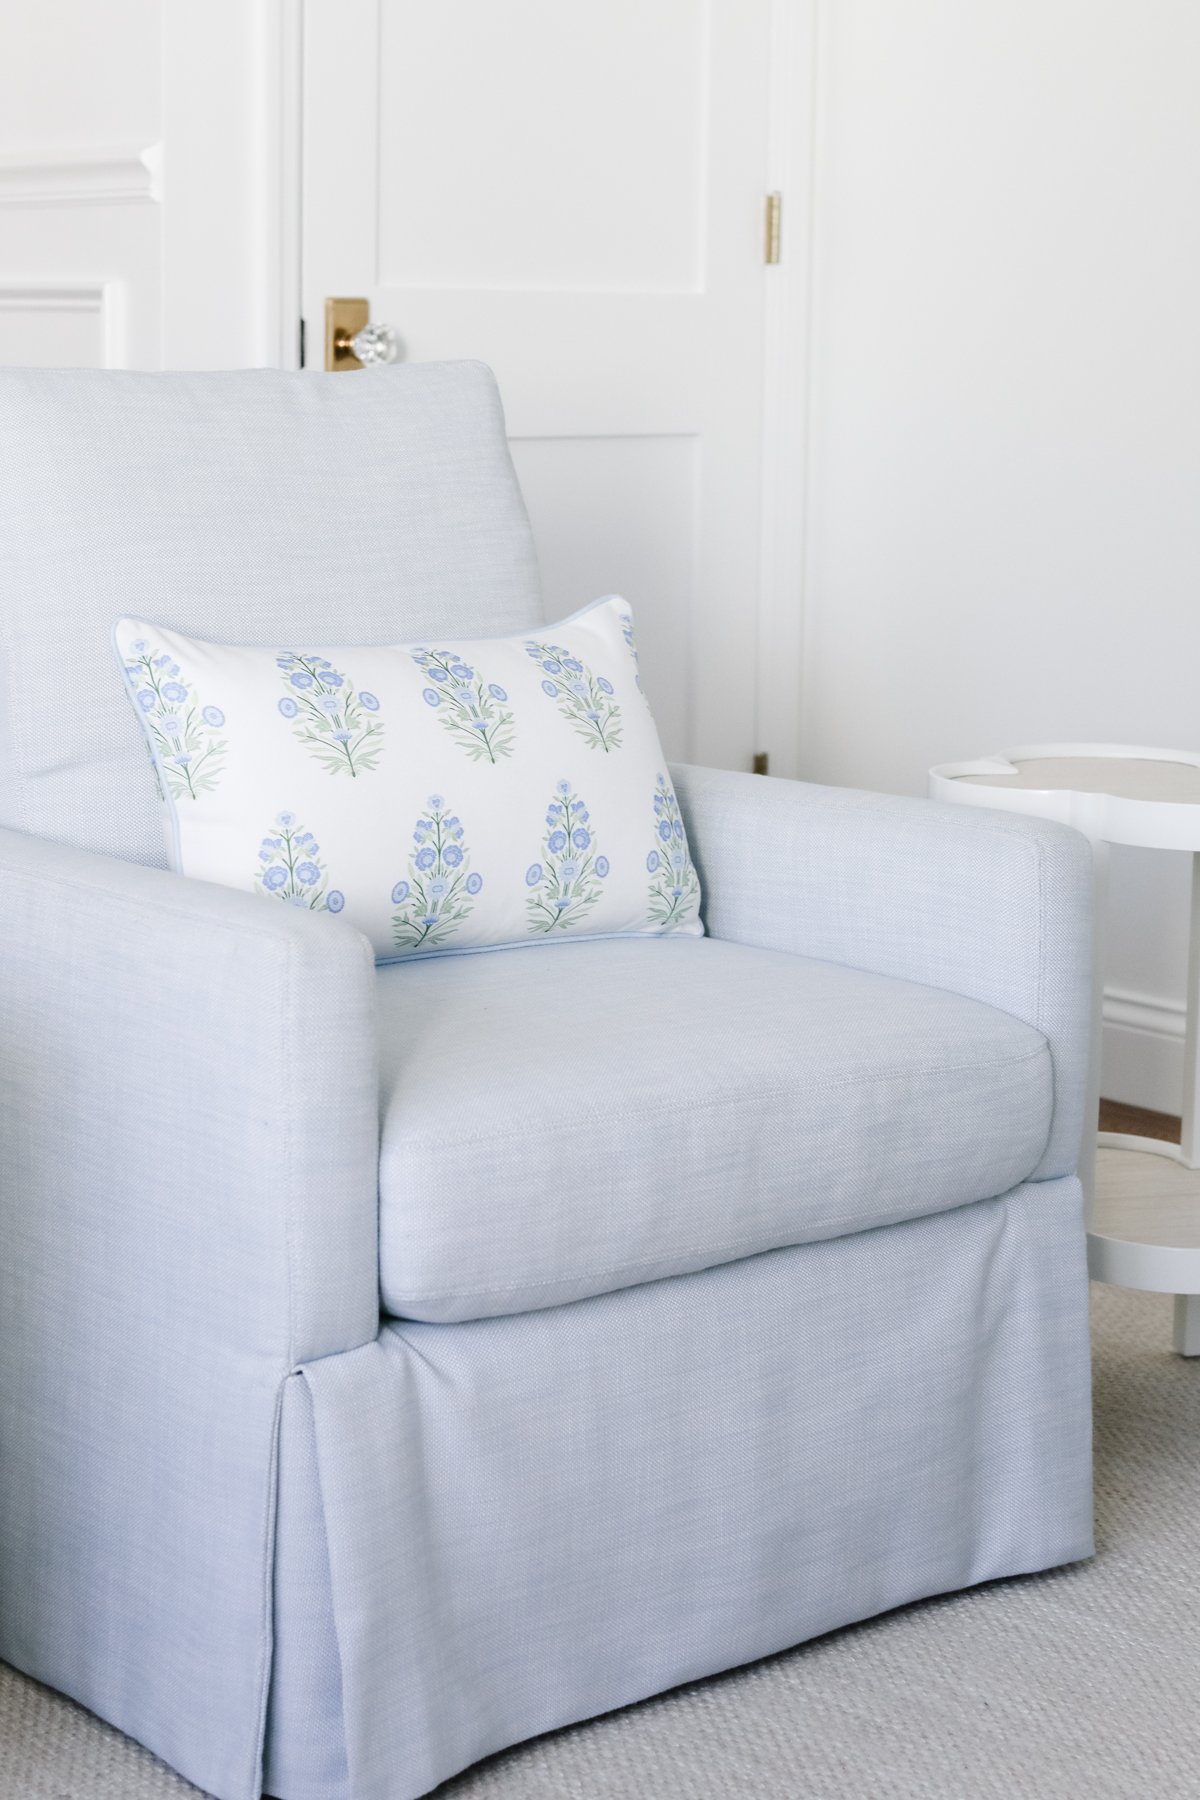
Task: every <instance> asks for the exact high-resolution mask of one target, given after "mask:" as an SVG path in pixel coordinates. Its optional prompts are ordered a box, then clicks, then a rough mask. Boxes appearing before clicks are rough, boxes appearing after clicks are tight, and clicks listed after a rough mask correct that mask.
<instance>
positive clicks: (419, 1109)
mask: <svg viewBox="0 0 1200 1800" xmlns="http://www.w3.org/2000/svg"><path fill="white" fill-rule="evenodd" d="M481 965H482V966H481ZM564 996H568V997H569V1004H566V1005H564V1004H563V999H564ZM378 1018H379V1047H380V1106H381V1113H382V1119H383V1133H382V1142H381V1149H380V1162H379V1273H380V1291H381V1293H382V1296H383V1304H384V1307H385V1309H386V1310H387V1311H388V1312H391V1313H394V1314H397V1315H399V1316H401V1317H405V1318H414V1319H424V1320H430V1321H442V1322H446V1321H451V1320H461V1319H472V1318H482V1317H485V1316H488V1315H491V1314H497V1313H515V1312H528V1311H532V1310H533V1309H535V1308H540V1307H548V1306H558V1305H561V1304H562V1303H563V1302H564V1301H567V1300H577V1299H581V1298H583V1297H585V1296H587V1295H591V1294H600V1293H605V1292H607V1291H608V1290H609V1289H612V1288H616V1287H627V1286H630V1285H632V1284H634V1283H637V1282H644V1281H653V1280H656V1279H657V1278H659V1277H661V1276H664V1275H680V1274H684V1273H686V1272H690V1271H692V1270H696V1269H704V1268H709V1267H711V1266H713V1265H714V1264H717V1263H725V1262H734V1261H736V1260H737V1259H739V1258H740V1257H745V1256H755V1255H758V1254H759V1253H760V1252H762V1251H764V1250H774V1249H777V1248H778V1247H779V1246H780V1245H785V1244H804V1243H809V1242H811V1241H813V1240H815V1239H818V1238H827V1237H837V1236H840V1235H843V1234H844V1233H846V1232H851V1231H866V1230H869V1229H871V1228H872V1227H875V1226H878V1225H885V1224H890V1223H893V1222H895V1221H896V1220H899V1219H910V1218H914V1217H916V1216H917V1215H918V1214H922V1213H927V1212H936V1211H940V1210H942V1209H943V1208H946V1207H955V1206H962V1205H964V1204H966V1203H968V1202H970V1201H973V1200H982V1199H986V1198H988V1197H989V1196H991V1195H993V1194H996V1193H1004V1192H1006V1191H1007V1190H1008V1189H1009V1188H1012V1187H1015V1186H1016V1185H1017V1183H1018V1182H1020V1181H1023V1180H1025V1178H1026V1177H1027V1176H1029V1175H1030V1174H1032V1172H1033V1170H1034V1168H1035V1167H1036V1166H1037V1164H1038V1163H1039V1162H1040V1161H1041V1158H1042V1155H1043V1152H1044V1151H1045V1148H1046V1142H1047V1138H1048V1135H1049V1131H1050V1121H1051V1117H1052V1114H1053V1111H1054V1079H1053V1071H1052V1065H1051V1060H1050V1052H1049V1048H1048V1046H1047V1043H1046V1040H1045V1037H1044V1036H1043V1035H1042V1033H1041V1032H1040V1031H1038V1030H1037V1029H1036V1027H1035V1026H1033V1025H1031V1024H1026V1023H1024V1022H1022V1021H1021V1020H1019V1019H1015V1018H1013V1017H1012V1015H1011V1014H1009V1013H1003V1012H1000V1011H999V1010H998V1009H997V1008H995V1007H992V1006H987V1005H984V1004H983V1003H982V1002H981V1001H978V1000H968V999H964V998H963V997H962V996H961V995H959V994H952V993H947V992H944V991H939V990H938V989H936V988H931V987H925V986H920V985H918V984H917V983H915V982H911V981H898V980H896V979H895V978H893V977H890V976H883V975H876V974H871V973H867V972H864V971H862V970H859V969H848V968H844V967H841V966H839V965H837V964H835V963H826V962H817V961H814V960H813V959H812V958H811V957H804V956H794V955H789V954H788V953H787V952H784V951H778V950H766V949H760V948H754V947H751V946H748V945H744V944H735V943H724V942H720V941H718V940H716V939H712V938H700V939H691V938H685V939H681V940H680V941H679V942H678V943H674V944H652V943H642V942H628V943H625V942H623V943H619V944H579V945H575V946H564V947H563V949H562V951H561V953H559V954H556V955H555V956H539V957H512V956H497V957H487V958H479V957H470V958H460V959H458V961H457V962H456V964H455V966H454V967H453V968H442V967H441V966H440V965H432V964H431V965H430V966H429V967H427V968H423V969H388V970H385V971H382V972H381V974H380V980H379V993H378ZM535 1020H536V1022H537V1023H536V1028H535V1029H533V1028H531V1023H532V1021H535ZM580 1020H586V1023H587V1028H586V1030H584V1031H581V1030H580ZM648 1035H650V1036H652V1039H653V1041H654V1042H657V1043H659V1044H663V1045H672V1046H675V1047H676V1048H675V1049H674V1051H673V1053H672V1054H670V1055H665V1056H662V1057H660V1058H658V1059H655V1058H653V1057H651V1056H649V1055H647V1036H648ZM514 1043H519V1044H520V1045H521V1055H520V1057H519V1058H518V1059H514V1058H513V1057H512V1056H511V1054H510V1053H509V1048H508V1047H509V1046H510V1045H511V1044H514ZM464 1094H469V1095H470V1106H469V1107H465V1106H464V1104H463V1096H464ZM483 1195H503V1196H504V1199H503V1204H501V1205H494V1206H493V1205H486V1204H483V1205H481V1204H480V1197H481V1196H483ZM732 1195H736V1196H737V1202H736V1204H731V1196H732Z"/></svg>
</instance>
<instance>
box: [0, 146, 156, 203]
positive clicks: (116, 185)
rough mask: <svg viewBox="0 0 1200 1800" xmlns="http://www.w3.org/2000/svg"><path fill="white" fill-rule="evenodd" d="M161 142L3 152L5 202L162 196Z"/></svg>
mask: <svg viewBox="0 0 1200 1800" xmlns="http://www.w3.org/2000/svg"><path fill="white" fill-rule="evenodd" d="M159 163H160V155H159V146H158V145H157V144H147V145H120V146H116V147H111V146H110V147H105V146H102V145H88V146H84V147H83V148H78V149H76V148H67V147H63V148H54V149H38V150H5V151H3V152H0V206H97V205H111V204H113V203H119V204H127V203H128V202H129V201H130V200H157V199H158V198H159V188H158V179H159Z"/></svg>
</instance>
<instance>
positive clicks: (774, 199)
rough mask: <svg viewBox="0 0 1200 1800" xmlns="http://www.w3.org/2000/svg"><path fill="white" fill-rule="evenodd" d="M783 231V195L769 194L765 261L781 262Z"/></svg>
mask: <svg viewBox="0 0 1200 1800" xmlns="http://www.w3.org/2000/svg"><path fill="white" fill-rule="evenodd" d="M782 230H783V195H782V194H768V195H767V208H766V216H765V224H764V230H763V261H764V262H767V263H777V262H778V261H779V260H780V234H781V232H782Z"/></svg>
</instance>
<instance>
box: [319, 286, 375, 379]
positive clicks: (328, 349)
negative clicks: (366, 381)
mask: <svg viewBox="0 0 1200 1800" xmlns="http://www.w3.org/2000/svg"><path fill="white" fill-rule="evenodd" d="M370 317H371V303H370V301H369V300H326V302H325V367H326V368H327V369H334V370H339V369H361V368H362V364H361V363H360V362H359V360H358V358H357V356H355V354H354V338H355V335H356V334H357V333H358V332H360V331H361V330H362V328H363V326H364V325H365V324H366V323H367V321H368V320H369V319H370Z"/></svg>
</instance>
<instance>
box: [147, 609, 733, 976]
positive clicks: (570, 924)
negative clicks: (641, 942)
mask: <svg viewBox="0 0 1200 1800" xmlns="http://www.w3.org/2000/svg"><path fill="white" fill-rule="evenodd" d="M114 636H115V643H116V649H117V654H118V656H119V657H120V660H121V665H122V668H123V669H124V673H125V680H126V682H127V684H128V688H129V692H130V695H131V698H132V700H133V703H134V707H135V709H136V711H137V714H138V717H139V719H140V721H141V725H142V729H143V730H144V732H145V734H146V738H147V741H148V743H149V746H150V752H151V756H152V758H153V762H154V767H155V770H156V771H157V775H158V781H159V787H160V791H161V793H162V797H163V803H164V808H165V812H166V820H167V829H168V839H169V843H170V854H171V861H172V866H173V867H174V868H175V869H177V870H178V871H180V873H182V874H185V875H193V876H197V877H199V878H201V879H202V880H205V881H217V882H221V883H223V884H225V885H227V886H230V887H242V888H249V889H252V890H253V891H254V892H256V893H259V894H261V895H262V896H263V897H264V898H265V899H267V900H273V901H275V902H282V903H284V904H285V905H289V906H300V907H304V908H306V909H307V910H309V911H312V912H331V913H343V914H344V915H345V917H346V918H348V919H349V920H351V921H352V922H353V923H354V924H355V925H357V926H358V927H359V929H360V930H361V931H363V932H365V933H366V935H367V936H368V937H369V938H370V940H371V943H372V945H373V946H374V949H375V954H376V956H377V958H378V959H379V960H380V961H381V962H391V961H393V960H395V959H397V958H406V957H412V956H431V955H447V954H451V953H454V952H457V951H465V950H482V949H487V948H490V947H493V946H496V945H501V944H506V945H512V944H532V943H546V942H554V941H560V940H562V939H564V938H580V937H589V938H590V937H612V936H624V935H627V934H630V933H633V934H637V935H640V936H652V937H661V936H665V935H668V934H674V933H684V934H687V935H691V936H696V935H699V934H700V932H701V931H702V929H703V927H702V926H701V924H700V916H699V914H700V885H699V882H698V881H697V878H696V872H695V869H694V868H693V866H692V861H691V857H690V855H689V853H688V844H687V835H686V833H685V831H684V827H683V821H682V819H681V818H680V816H679V806H678V803H677V801H676V798H675V791H674V789H673V787H672V786H671V781H670V777H669V776H668V774H667V766H666V762H665V761H664V758H663V754H662V748H661V746H660V744H659V741H658V732H657V730H656V729H655V725H654V720H653V718H652V717H651V714H650V708H649V706H648V705H647V703H646V700H645V697H644V695H643V693H642V690H641V683H640V681H639V679H638V670H637V651H636V648H635V645H634V637H633V621H632V618H631V616H630V611H629V608H628V606H627V605H626V604H625V602H624V601H623V600H621V599H619V598H617V597H615V596H611V595H610V596H609V597H607V598H606V599H603V600H598V601H596V602H595V604H594V605H592V606H590V607H587V608H585V610H584V611H583V612H580V613H577V614H575V615H574V617H572V618H570V619H566V620H564V621H563V622H562V623H561V624H558V625H548V626H544V627H540V628H538V630H536V631H533V632H527V633H522V634H520V635H519V636H514V637H504V638H474V639H465V640H464V639H461V638H451V639H448V640H447V639H438V640H437V641H436V642H433V641H430V642H429V643H427V644H402V645H388V646H382V647H380V646H370V647H362V648H358V649H335V648H331V647H328V646H320V647H317V648H313V647H311V646H309V645H306V644H287V645H281V646H279V647H278V648H277V649H268V650H264V649H250V648H246V647H240V646H236V645H229V644H211V643H206V642H203V641H202V640H200V639H196V638H189V637H184V636H182V635H181V634H180V633H179V632H177V631H170V630H168V629H167V628H166V627H164V626H158V625H152V624H149V623H148V622H147V621H146V620H144V619H121V620H120V621H119V622H118V623H117V626H116V628H115V634H114Z"/></svg>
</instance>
